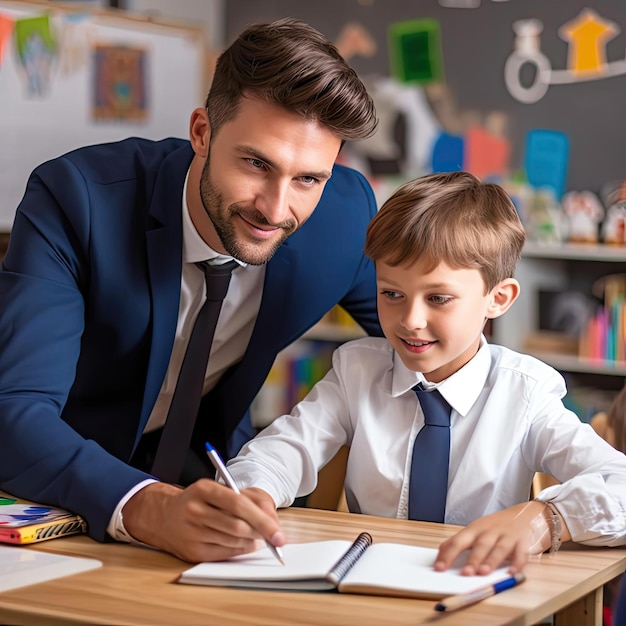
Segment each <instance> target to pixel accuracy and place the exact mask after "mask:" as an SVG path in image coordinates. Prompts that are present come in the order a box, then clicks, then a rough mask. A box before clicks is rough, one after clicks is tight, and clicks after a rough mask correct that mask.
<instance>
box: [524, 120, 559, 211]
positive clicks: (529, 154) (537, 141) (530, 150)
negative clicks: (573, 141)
mask: <svg viewBox="0 0 626 626" xmlns="http://www.w3.org/2000/svg"><path fill="white" fill-rule="evenodd" d="M568 163H569V138H568V137H567V135H566V134H565V133H562V132H559V131H556V130H531V131H530V132H529V133H528V134H527V135H526V152H525V156H524V167H525V169H526V177H527V180H528V184H529V185H531V186H532V187H535V188H541V187H548V188H549V189H551V190H552V191H553V192H554V195H555V197H556V198H557V200H560V199H561V197H562V196H563V192H564V191H565V182H566V180H567V167H568Z"/></svg>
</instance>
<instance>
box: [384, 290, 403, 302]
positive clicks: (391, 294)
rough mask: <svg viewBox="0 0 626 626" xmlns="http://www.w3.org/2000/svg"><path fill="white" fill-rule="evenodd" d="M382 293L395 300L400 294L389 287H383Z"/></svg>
mask: <svg viewBox="0 0 626 626" xmlns="http://www.w3.org/2000/svg"><path fill="white" fill-rule="evenodd" d="M382 293H383V296H385V297H386V298H389V299H390V300H396V299H397V298H399V297H400V294H399V293H398V292H397V291H391V289H385V290H384V291H383V292H382Z"/></svg>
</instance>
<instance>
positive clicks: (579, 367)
mask: <svg viewBox="0 0 626 626" xmlns="http://www.w3.org/2000/svg"><path fill="white" fill-rule="evenodd" d="M624 262H626V247H618V246H608V245H602V244H599V245H585V244H571V243H560V244H543V243H541V244H539V243H535V242H527V243H526V245H525V247H524V250H523V253H522V258H521V260H520V262H519V264H518V270H517V274H516V277H517V279H518V280H519V281H520V284H521V287H522V291H521V294H520V297H519V299H518V301H517V302H515V304H514V305H513V307H512V308H511V309H510V310H509V311H508V312H507V313H506V314H505V315H503V316H502V317H501V318H498V319H497V320H494V324H493V325H492V336H491V341H493V342H494V343H498V344H501V345H504V346H507V347H509V348H512V349H513V350H518V351H520V352H525V353H527V354H531V355H533V356H535V357H537V358H538V359H541V360H542V361H544V362H545V363H548V364H549V365H551V366H552V367H554V368H555V369H557V370H558V371H560V372H561V373H562V374H563V375H564V377H565V379H566V382H567V386H568V394H567V397H566V398H565V403H566V405H568V406H569V408H571V409H572V410H574V411H575V412H576V413H577V414H578V416H579V417H580V418H581V419H582V420H583V421H588V419H589V418H590V417H592V415H593V414H594V413H595V412H597V411H600V410H606V408H607V407H608V404H609V403H610V401H611V399H612V398H613V396H614V394H615V393H616V392H617V391H619V389H621V387H622V385H623V381H624V378H625V377H626V362H624V361H610V360H605V359H600V358H598V359H591V358H583V357H580V356H579V355H578V340H577V339H576V338H573V337H570V338H569V339H568V338H565V337H564V336H560V337H559V336H555V334H554V333H553V334H551V333H548V332H545V331H540V330H539V324H540V322H539V308H540V298H539V292H540V290H545V289H547V290H567V289H575V290H578V291H580V292H583V293H586V294H587V295H589V294H591V288H592V285H593V283H594V282H595V281H597V280H598V279H599V278H602V277H604V276H607V275H610V274H620V273H622V272H623V264H624Z"/></svg>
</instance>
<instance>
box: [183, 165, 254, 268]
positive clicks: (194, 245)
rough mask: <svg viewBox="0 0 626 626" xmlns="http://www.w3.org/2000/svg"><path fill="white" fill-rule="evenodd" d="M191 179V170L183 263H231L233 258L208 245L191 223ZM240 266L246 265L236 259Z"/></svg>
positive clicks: (185, 214)
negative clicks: (189, 202)
mask: <svg viewBox="0 0 626 626" xmlns="http://www.w3.org/2000/svg"><path fill="white" fill-rule="evenodd" d="M188 179H189V170H187V176H185V184H184V185H183V262H184V263H197V262H198V261H210V262H214V263H215V264H216V265H221V264H222V263H226V262H227V261H231V260H232V259H233V257H231V256H228V255H226V254H220V253H219V252H216V251H215V250H213V248H211V246H209V245H207V244H206V243H205V241H204V239H202V237H200V234H199V233H198V231H197V230H196V227H195V226H194V225H193V222H192V221H191V216H190V215H189V205H188V204H187V181H188ZM235 261H237V263H239V265H241V266H243V267H245V266H246V263H243V262H242V261H240V260H239V259H235Z"/></svg>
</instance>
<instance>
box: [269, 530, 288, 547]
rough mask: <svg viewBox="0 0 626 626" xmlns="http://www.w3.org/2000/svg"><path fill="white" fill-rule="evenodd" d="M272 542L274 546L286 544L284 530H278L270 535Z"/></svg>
mask: <svg viewBox="0 0 626 626" xmlns="http://www.w3.org/2000/svg"><path fill="white" fill-rule="evenodd" d="M270 543H271V544H272V545H273V546H282V545H284V544H285V535H283V533H282V532H280V530H278V531H276V532H275V533H274V534H273V535H272V536H271V537H270Z"/></svg>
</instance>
